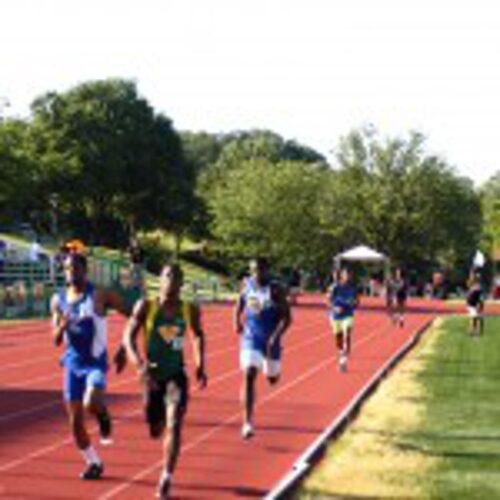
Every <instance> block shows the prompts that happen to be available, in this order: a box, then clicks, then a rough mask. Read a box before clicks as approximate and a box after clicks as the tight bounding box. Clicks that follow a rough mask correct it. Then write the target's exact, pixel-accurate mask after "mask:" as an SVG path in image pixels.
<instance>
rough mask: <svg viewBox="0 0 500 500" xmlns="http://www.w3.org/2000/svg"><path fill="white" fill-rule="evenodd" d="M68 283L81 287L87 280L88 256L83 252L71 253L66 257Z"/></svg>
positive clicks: (65, 266)
mask: <svg viewBox="0 0 500 500" xmlns="http://www.w3.org/2000/svg"><path fill="white" fill-rule="evenodd" d="M63 267H64V279H65V281H66V284H67V285H68V286H69V285H72V286H77V287H81V286H83V285H84V284H85V281H86V280H87V258H86V257H85V255H83V254H81V253H70V254H68V255H67V256H66V257H65V259H64V264H63Z"/></svg>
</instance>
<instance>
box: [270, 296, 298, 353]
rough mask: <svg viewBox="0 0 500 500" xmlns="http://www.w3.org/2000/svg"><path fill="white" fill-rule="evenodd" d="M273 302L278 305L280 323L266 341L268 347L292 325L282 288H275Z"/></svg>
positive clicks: (288, 306)
mask: <svg viewBox="0 0 500 500" xmlns="http://www.w3.org/2000/svg"><path fill="white" fill-rule="evenodd" d="M275 300H276V302H277V304H278V308H279V311H280V322H279V323H278V326H277V327H276V330H274V332H273V333H272V334H271V335H270V337H269V341H268V347H269V348H271V346H272V345H273V344H274V342H276V341H277V340H278V339H279V338H280V337H282V336H283V335H284V334H285V332H286V331H287V330H288V328H289V327H290V325H291V324H292V314H291V310H290V304H289V303H288V301H287V300H286V294H285V291H284V290H283V288H282V287H277V288H276V291H275Z"/></svg>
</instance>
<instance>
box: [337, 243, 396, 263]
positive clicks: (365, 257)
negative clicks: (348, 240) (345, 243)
mask: <svg viewBox="0 0 500 500" xmlns="http://www.w3.org/2000/svg"><path fill="white" fill-rule="evenodd" d="M346 260H347V261H351V262H352V261H360V262H381V263H388V262H389V259H388V258H387V257H386V256H385V255H384V254H383V253H380V252H377V251H376V250H373V248H370V247H367V246H365V245H360V246H357V247H354V248H351V249H350V250H346V251H345V252H342V253H340V254H338V255H337V256H336V257H335V258H334V261H335V263H336V264H338V265H340V263H341V261H346Z"/></svg>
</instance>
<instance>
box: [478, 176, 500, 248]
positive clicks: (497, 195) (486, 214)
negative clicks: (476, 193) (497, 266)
mask: <svg viewBox="0 0 500 500" xmlns="http://www.w3.org/2000/svg"><path fill="white" fill-rule="evenodd" d="M480 194H481V206H482V209H483V221H484V224H483V241H484V247H485V249H486V250H487V251H488V253H491V252H492V251H495V252H496V251H498V249H499V248H500V172H497V173H496V174H495V175H493V176H492V177H491V178H490V179H489V180H488V181H487V182H486V183H485V184H484V185H483V186H482V187H481V189H480Z"/></svg>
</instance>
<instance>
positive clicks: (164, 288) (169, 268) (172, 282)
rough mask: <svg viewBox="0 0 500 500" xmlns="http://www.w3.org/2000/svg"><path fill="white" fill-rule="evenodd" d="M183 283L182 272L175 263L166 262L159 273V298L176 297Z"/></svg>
mask: <svg viewBox="0 0 500 500" xmlns="http://www.w3.org/2000/svg"><path fill="white" fill-rule="evenodd" d="M183 283H184V272H183V271H182V269H181V266H180V265H179V264H177V263H171V264H166V265H165V266H164V267H163V269H162V270H161V273H160V299H167V298H172V297H177V296H178V295H179V294H180V291H181V288H182V285H183Z"/></svg>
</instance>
